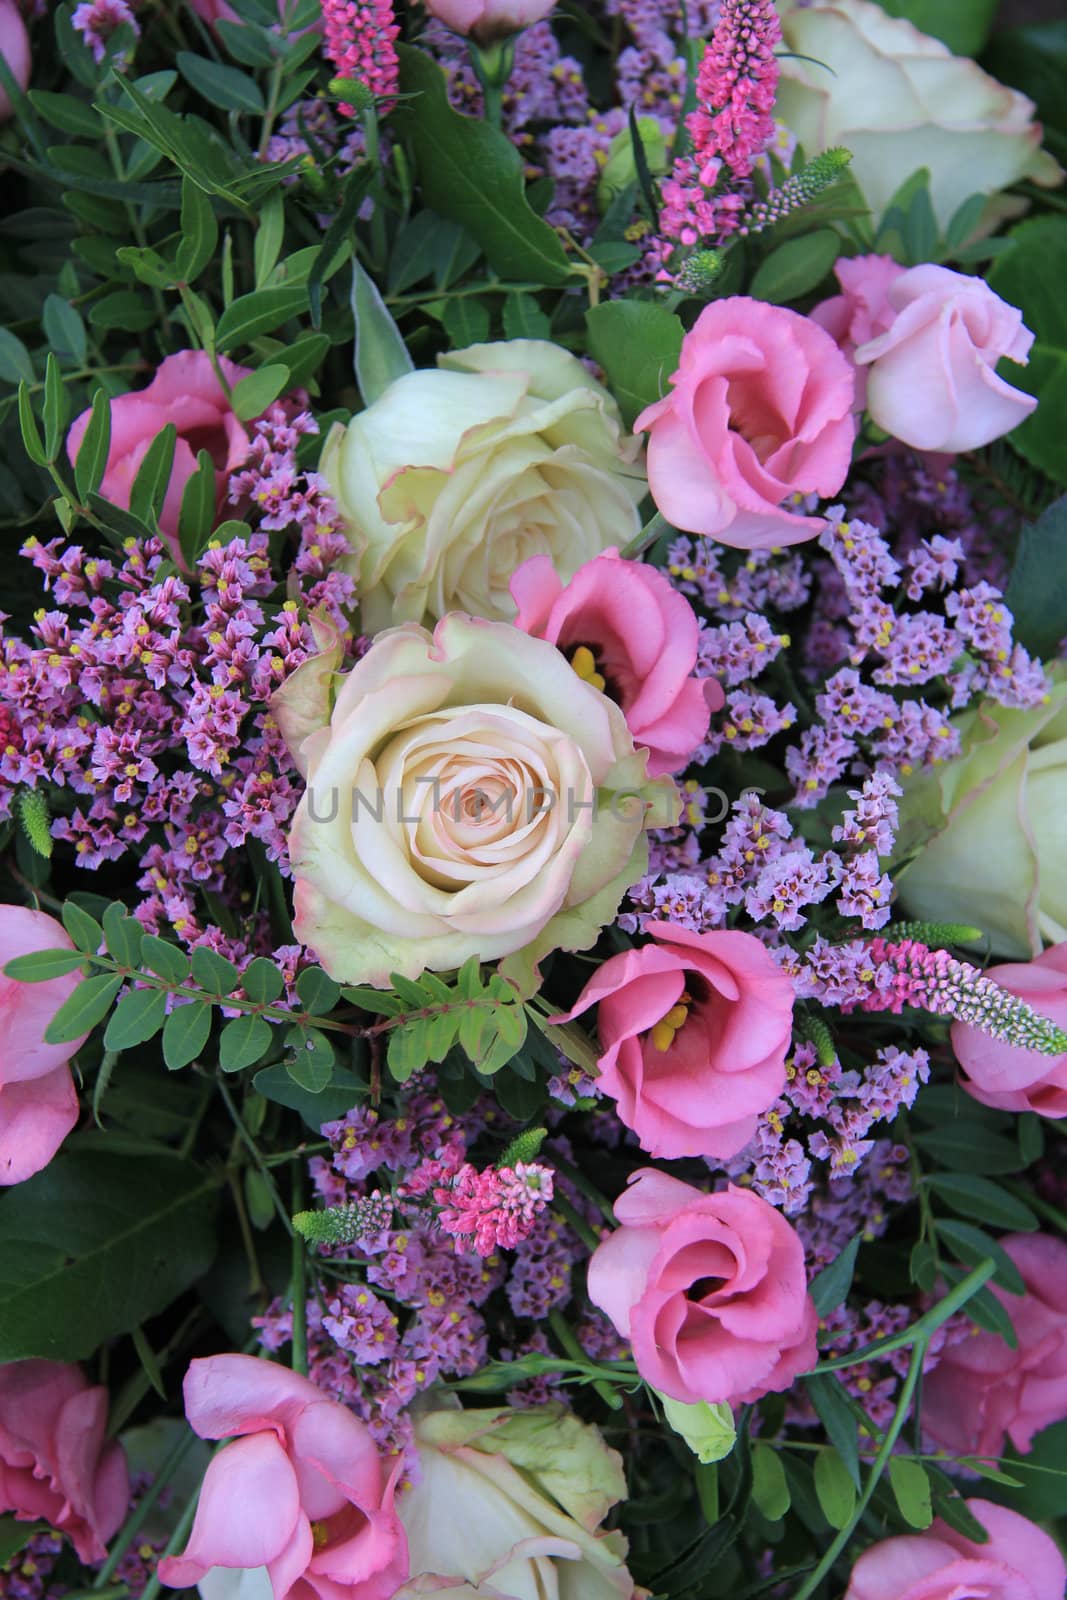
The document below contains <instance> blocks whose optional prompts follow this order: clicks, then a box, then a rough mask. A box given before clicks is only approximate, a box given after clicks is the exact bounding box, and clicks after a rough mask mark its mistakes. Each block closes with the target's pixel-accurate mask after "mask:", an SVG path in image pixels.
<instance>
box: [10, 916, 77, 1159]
mask: <svg viewBox="0 0 1067 1600" xmlns="http://www.w3.org/2000/svg"><path fill="white" fill-rule="evenodd" d="M73 949H74V946H73V945H72V944H71V942H70V940H69V939H68V937H67V934H66V930H65V929H64V928H62V927H61V926H60V924H59V923H58V922H57V921H56V920H55V918H54V917H49V916H46V914H45V913H44V912H43V911H31V910H29V908H28V907H26V906H9V905H4V906H0V1028H2V1031H3V1039H4V1050H3V1052H2V1054H0V1184H11V1183H21V1182H22V1181H23V1179H24V1178H31V1177H32V1176H33V1174H34V1173H35V1172H40V1171H41V1168H42V1167H46V1166H47V1165H48V1163H49V1162H50V1161H51V1159H52V1157H53V1156H54V1155H55V1153H56V1151H57V1150H58V1149H59V1146H60V1145H61V1144H62V1143H63V1140H64V1139H65V1138H66V1137H67V1134H68V1133H69V1132H70V1130H71V1129H72V1128H73V1126H74V1124H75V1123H76V1122H77V1120H78V1096H77V1095H76V1093H75V1092H74V1079H73V1078H72V1077H71V1072H70V1068H69V1067H68V1066H67V1062H68V1061H69V1060H70V1058H71V1056H72V1055H74V1053H75V1051H76V1050H77V1049H78V1048H79V1046H80V1045H81V1044H82V1042H83V1039H76V1040H74V1042H73V1043H70V1044H45V1042H44V1033H45V1029H46V1028H47V1027H48V1024H49V1023H50V1022H51V1020H52V1018H53V1017H54V1016H55V1014H56V1012H57V1011H58V1010H59V1008H60V1006H61V1005H62V1004H63V1002H64V1001H65V1000H66V999H67V998H68V997H69V996H70V995H71V994H73V992H74V990H75V989H76V988H77V987H78V984H79V983H80V982H81V975H80V974H79V973H78V972H68V973H65V974H64V975H63V976H62V977H59V978H49V980H48V982H47V983H19V982H18V981H17V980H16V979H15V978H6V977H4V976H3V972H2V969H3V968H4V967H5V966H6V965H7V963H8V962H9V961H13V960H14V959H15V957H16V956H26V955H30V954H32V953H33V952H34V951H35V950H73Z"/></svg>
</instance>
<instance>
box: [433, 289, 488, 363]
mask: <svg viewBox="0 0 1067 1600" xmlns="http://www.w3.org/2000/svg"><path fill="white" fill-rule="evenodd" d="M441 321H442V323H443V325H444V330H445V332H446V333H447V334H448V338H449V342H450V344H451V345H452V348H453V349H454V350H464V349H466V347H467V346H468V345H472V344H483V343H484V342H485V340H486V339H488V337H489V307H488V306H487V305H485V303H484V302H483V301H481V300H477V299H475V298H474V296H473V295H463V296H461V297H460V298H459V299H457V300H450V301H449V302H448V304H447V305H446V306H445V309H444V312H443V314H442V317H441Z"/></svg>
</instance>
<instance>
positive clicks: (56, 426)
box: [42, 350, 70, 461]
mask: <svg viewBox="0 0 1067 1600" xmlns="http://www.w3.org/2000/svg"><path fill="white" fill-rule="evenodd" d="M42 414H43V416H44V447H45V452H46V454H47V456H48V459H49V461H58V460H59V453H60V451H61V450H62V448H63V436H64V434H65V433H66V431H67V423H68V422H69V421H70V396H69V395H68V393H67V386H66V384H65V383H64V382H63V375H62V373H61V372H60V370H59V362H58V361H57V360H56V358H55V356H54V355H53V353H52V351H51V350H49V352H48V360H47V361H46V362H45V369H44V406H43V408H42Z"/></svg>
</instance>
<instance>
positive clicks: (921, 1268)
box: [908, 1239, 937, 1294]
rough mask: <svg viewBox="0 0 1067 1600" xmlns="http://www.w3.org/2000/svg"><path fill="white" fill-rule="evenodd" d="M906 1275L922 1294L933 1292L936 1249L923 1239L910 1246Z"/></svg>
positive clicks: (935, 1278) (935, 1273)
mask: <svg viewBox="0 0 1067 1600" xmlns="http://www.w3.org/2000/svg"><path fill="white" fill-rule="evenodd" d="M908 1275H909V1276H910V1278H911V1281H912V1283H914V1284H915V1286H916V1288H919V1289H921V1290H922V1291H923V1293H924V1294H933V1292H934V1289H935V1287H936V1285H937V1251H936V1250H935V1249H934V1247H933V1245H932V1244H929V1243H928V1242H927V1241H926V1240H925V1239H920V1240H919V1242H918V1244H915V1245H913V1246H912V1251H911V1256H910V1258H909V1261H908Z"/></svg>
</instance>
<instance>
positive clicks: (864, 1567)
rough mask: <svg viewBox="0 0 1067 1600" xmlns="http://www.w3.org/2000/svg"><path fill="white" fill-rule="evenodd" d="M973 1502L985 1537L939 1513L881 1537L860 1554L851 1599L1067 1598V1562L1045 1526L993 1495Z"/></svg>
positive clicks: (847, 1599)
mask: <svg viewBox="0 0 1067 1600" xmlns="http://www.w3.org/2000/svg"><path fill="white" fill-rule="evenodd" d="M967 1509H968V1511H969V1512H970V1513H971V1514H972V1516H974V1517H977V1519H978V1521H979V1522H980V1523H981V1524H982V1526H983V1528H985V1530H986V1532H987V1533H988V1534H989V1539H988V1541H987V1542H986V1543H985V1544H976V1543H975V1541H974V1540H973V1539H965V1538H964V1536H963V1535H962V1534H961V1533H957V1532H956V1530H955V1528H950V1527H949V1526H948V1525H947V1523H944V1522H942V1521H941V1520H940V1519H938V1521H936V1522H934V1523H932V1524H931V1526H930V1527H929V1528H927V1529H926V1530H925V1531H924V1532H923V1533H907V1534H902V1535H901V1536H900V1537H899V1538H896V1539H882V1540H881V1541H880V1543H878V1544H874V1545H872V1546H871V1548H870V1549H869V1550H865V1551H864V1553H863V1555H861V1556H860V1558H859V1560H858V1561H857V1562H856V1565H855V1566H854V1567H853V1569H852V1577H851V1579H850V1580H849V1585H848V1589H847V1590H846V1592H845V1600H963V1597H964V1596H970V1595H976V1596H977V1595H981V1596H982V1600H1063V1589H1064V1581H1065V1579H1067V1569H1065V1568H1064V1563H1063V1556H1062V1555H1061V1554H1060V1551H1059V1549H1058V1548H1057V1546H1056V1543H1055V1541H1054V1540H1052V1539H1050V1538H1049V1536H1048V1534H1047V1533H1045V1532H1044V1531H1043V1530H1042V1529H1041V1528H1039V1527H1037V1526H1036V1525H1035V1524H1034V1523H1032V1522H1030V1521H1029V1520H1028V1519H1027V1518H1026V1517H1021V1516H1020V1515H1019V1514H1018V1512H1017V1511H1009V1510H1008V1509H1007V1507H1006V1506H998V1505H993V1504H992V1502H991V1501H989V1500H968V1501H967Z"/></svg>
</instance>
